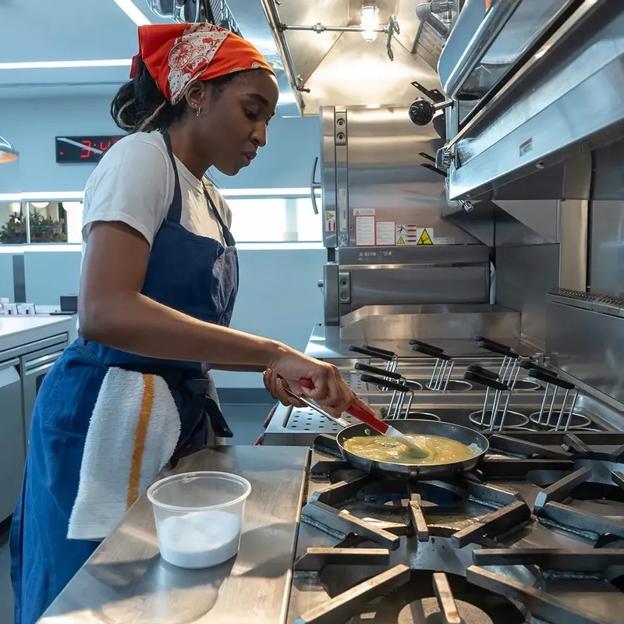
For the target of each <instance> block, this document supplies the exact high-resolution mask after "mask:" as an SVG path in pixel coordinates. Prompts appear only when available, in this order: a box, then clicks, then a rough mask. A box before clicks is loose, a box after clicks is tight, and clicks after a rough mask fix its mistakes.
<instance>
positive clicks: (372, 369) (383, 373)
mask: <svg viewBox="0 0 624 624" xmlns="http://www.w3.org/2000/svg"><path fill="white" fill-rule="evenodd" d="M355 370H361V371H364V372H366V373H372V374H373V375H379V376H380V377H388V378H389V379H396V380H397V381H400V380H401V379H403V377H402V376H401V375H399V373H395V372H393V371H387V370H386V369H385V368H379V367H377V366H371V365H370V364H364V363H363V362H356V363H355Z"/></svg>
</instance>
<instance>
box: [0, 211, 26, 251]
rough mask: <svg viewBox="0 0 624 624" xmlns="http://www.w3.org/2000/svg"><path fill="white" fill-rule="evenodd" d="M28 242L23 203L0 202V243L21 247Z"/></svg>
mask: <svg viewBox="0 0 624 624" xmlns="http://www.w3.org/2000/svg"><path fill="white" fill-rule="evenodd" d="M25 242H26V215H25V211H24V205H23V204H22V203H21V202H18V201H14V202H0V243H2V244H5V245H20V244H23V243H25Z"/></svg>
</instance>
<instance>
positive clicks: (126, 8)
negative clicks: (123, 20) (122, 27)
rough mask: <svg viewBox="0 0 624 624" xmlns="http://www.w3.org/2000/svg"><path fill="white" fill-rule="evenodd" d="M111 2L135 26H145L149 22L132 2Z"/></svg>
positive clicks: (120, 0) (117, 0) (115, 0)
mask: <svg viewBox="0 0 624 624" xmlns="http://www.w3.org/2000/svg"><path fill="white" fill-rule="evenodd" d="M113 2H114V3H115V4H116V5H117V6H118V7H119V8H120V9H121V10H122V11H123V12H124V13H125V14H126V15H127V16H128V17H129V18H130V19H131V20H132V21H133V22H134V23H135V24H136V25H137V26H145V25H146V24H151V22H150V21H149V20H148V19H147V17H145V15H143V13H141V11H139V9H137V7H136V6H135V4H134V2H132V0H113Z"/></svg>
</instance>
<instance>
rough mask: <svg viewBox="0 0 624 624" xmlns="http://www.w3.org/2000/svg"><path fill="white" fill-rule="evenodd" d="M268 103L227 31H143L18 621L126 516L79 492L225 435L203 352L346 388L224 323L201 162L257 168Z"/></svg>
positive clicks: (321, 395)
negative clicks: (96, 509)
mask: <svg viewBox="0 0 624 624" xmlns="http://www.w3.org/2000/svg"><path fill="white" fill-rule="evenodd" d="M277 98H278V87H277V81H276V79H275V76H274V74H273V71H272V69H271V67H270V65H268V63H267V62H266V61H265V60H264V58H263V57H262V56H261V55H260V53H259V52H258V51H257V50H256V49H255V48H254V47H253V46H252V45H251V44H250V43H248V42H247V41H245V40H243V39H241V38H240V37H237V36H236V35H234V34H232V33H230V32H229V31H227V30H224V29H222V28H219V27H216V26H213V25H211V24H192V25H190V24H167V25H156V26H143V27H140V28H139V54H138V55H137V56H136V57H135V59H134V62H133V68H132V71H131V80H130V82H128V83H127V84H125V85H124V86H123V87H122V88H121V89H120V90H119V92H118V94H117V95H116V97H115V99H114V101H113V103H112V107H111V113H112V115H113V118H114V120H115V122H116V123H117V124H118V125H119V126H120V127H121V128H123V129H124V130H127V131H128V132H129V134H128V136H127V137H124V138H123V139H122V140H121V141H119V142H118V143H117V144H116V145H115V146H114V147H113V148H112V149H111V150H109V152H108V153H107V154H106V155H105V156H104V158H103V159H102V160H101V162H100V163H99V165H98V166H97V168H96V169H95V170H94V172H93V173H92V175H91V177H90V178H89V180H88V182H87V186H86V189H85V196H84V223H83V236H84V241H85V243H86V247H85V255H84V261H83V269H82V277H81V286H80V298H79V319H80V336H79V338H78V339H77V340H76V341H75V342H74V343H73V344H72V345H70V346H69V347H68V348H67V349H66V350H65V352H64V354H63V356H62V357H61V358H60V359H59V360H58V361H57V362H56V364H55V366H54V367H53V369H52V370H51V371H50V372H49V373H48V375H47V376H46V378H45V381H44V383H43V385H42V387H41V389H40V392H39V395H38V399H37V404H36V406H35V410H34V413H33V418H32V425H31V431H30V439H29V451H28V459H27V467H26V473H25V479H24V485H23V489H22V495H21V497H20V501H19V504H18V507H17V509H16V511H15V514H14V516H13V525H12V529H11V556H12V570H11V572H12V580H13V587H14V592H15V622H16V624H26V623H28V624H30V623H31V622H34V621H35V620H37V619H38V617H39V616H40V615H41V614H42V613H43V611H44V610H45V609H46V608H47V607H48V606H49V604H50V603H51V602H52V601H53V600H54V598H55V597H56V596H57V594H58V593H59V592H60V591H61V589H62V588H63V587H64V586H65V584H66V583H67V582H68V581H69V580H70V578H71V577H72V576H73V575H74V573H75V572H76V571H77V570H78V568H80V567H81V566H82V564H83V563H84V562H85V560H86V559H87V558H88V557H89V556H90V554H91V553H92V552H93V551H94V549H95V548H96V547H97V545H98V543H99V541H98V540H99V539H101V538H102V537H105V535H106V533H105V530H104V529H102V528H101V527H102V526H111V525H110V523H111V522H112V523H113V524H112V526H114V522H116V521H119V520H120V519H121V518H118V517H112V518H105V519H104V520H105V521H104V520H102V519H99V520H97V519H94V518H91V517H89V511H90V507H89V504H86V507H84V505H85V501H87V502H88V501H89V500H91V499H90V498H89V496H92V497H94V498H95V499H100V498H102V496H103V492H104V491H105V490H104V488H105V484H106V483H108V485H109V486H110V483H113V482H114V480H113V477H114V473H115V471H116V470H117V468H118V466H125V465H126V463H127V464H128V465H129V466H130V474H131V478H130V480H129V485H128V480H126V485H125V486H124V487H120V488H117V489H116V490H114V491H111V488H110V487H109V489H108V490H106V492H105V493H106V496H108V497H109V499H110V500H112V501H113V502H114V500H115V498H116V497H119V498H123V501H124V505H125V507H127V506H129V505H130V504H132V502H133V501H134V500H135V499H136V497H137V496H138V495H140V494H141V493H142V492H143V491H144V489H145V485H146V483H144V481H145V479H146V478H147V477H146V476H145V475H144V474H143V473H142V472H141V470H143V469H142V468H141V467H139V468H138V469H137V470H138V471H137V470H135V469H136V466H135V464H136V461H137V456H138V457H139V464H140V460H141V457H142V453H143V454H145V456H146V457H147V455H148V454H149V453H150V452H151V453H152V454H153V455H154V456H156V455H157V454H158V453H157V451H158V452H159V453H160V456H159V457H160V459H159V461H155V462H153V463H154V471H156V470H158V469H160V468H162V467H163V466H162V464H163V460H165V462H166V461H169V460H171V459H173V460H174V461H175V460H176V458H178V457H179V456H180V455H181V454H183V453H188V452H191V451H192V450H195V449H197V448H199V447H201V446H205V445H206V444H207V443H208V442H209V440H212V439H214V430H215V429H216V433H217V434H221V435H223V434H225V433H226V432H227V426H226V425H225V424H224V423H223V421H222V418H221V414H220V412H219V410H218V405H217V403H216V400H215V397H214V393H213V389H212V386H211V382H210V379H209V378H206V377H205V376H203V375H202V363H207V364H204V367H206V366H207V367H208V368H222V369H227V370H241V371H264V380H265V385H266V387H267V389H268V390H269V392H271V394H272V395H273V396H274V397H276V398H278V399H280V400H281V401H282V402H284V403H294V404H296V400H295V399H292V398H290V395H289V394H287V393H286V390H285V387H286V386H290V388H291V389H293V390H294V391H296V392H305V393H306V394H308V395H309V396H310V397H312V398H314V399H315V400H316V401H318V402H319V403H320V404H321V405H322V406H324V407H325V408H326V409H327V410H328V411H330V412H332V413H334V414H339V413H340V412H342V411H344V410H345V409H346V408H347V406H348V405H349V404H350V403H352V402H353V401H354V399H355V397H354V395H353V393H352V391H351V390H350V389H349V388H348V386H346V384H345V383H344V382H343V381H342V379H341V377H340V375H339V373H338V371H337V369H336V368H335V367H333V366H331V365H329V364H326V363H323V362H320V361H317V360H314V359H311V358H309V357H307V356H305V355H303V354H302V353H299V352H297V351H295V350H293V349H291V348H289V347H287V346H286V345H284V344H281V343H279V342H276V341H274V340H270V339H266V338H262V337H259V336H254V335H250V334H246V333H243V332H240V331H236V330H234V329H229V328H228V324H229V321H230V318H231V315H232V309H233V306H234V300H235V297H236V291H237V287H238V262H237V256H236V249H235V247H234V239H233V237H232V234H231V233H230V230H229V226H230V220H231V219H230V212H229V210H228V207H227V205H226V204H225V202H224V201H223V200H222V199H221V197H220V196H219V194H218V193H217V192H216V191H215V189H214V187H213V186H212V185H211V184H210V183H209V182H208V181H207V180H206V179H205V178H204V174H205V172H206V170H207V169H208V168H209V167H211V166H215V167H216V168H217V169H219V171H221V172H223V173H224V174H227V175H234V174H236V173H237V172H238V171H239V170H240V169H241V168H242V167H246V166H248V165H249V164H250V163H251V161H252V160H253V159H254V157H255V155H256V153H257V151H258V149H259V148H261V147H263V146H264V145H265V144H266V141H267V125H268V123H269V120H270V119H271V117H272V116H273V114H274V111H275V106H276V103H277ZM301 378H309V379H311V380H312V382H313V385H314V387H313V389H311V390H310V389H304V388H302V387H301V386H300V385H299V380H300V379H301ZM137 379H138V380H139V382H138V383H139V386H136V383H137ZM133 384H135V386H133ZM137 388H138V390H137ZM136 397H138V399H137V400H136V401H135V398H136ZM159 397H162V398H159ZM132 406H134V407H132ZM169 407H171V409H169ZM159 410H160V411H159ZM176 410H177V412H176ZM172 412H176V416H175V419H176V427H177V428H176V429H175V435H174V436H173V437H171V436H169V437H167V435H165V434H164V433H163V435H162V436H161V437H157V438H154V436H153V435H152V437H150V431H151V429H150V428H155V427H156V424H155V423H156V417H157V416H158V417H159V418H161V420H160V421H158V422H161V421H162V422H163V423H165V422H166V420H167V418H170V416H171V413H172ZM150 418H152V419H153V420H154V424H153V423H152V422H151V421H150ZM211 422H212V426H211V424H210V423H211ZM129 423H130V424H129ZM162 426H163V427H165V425H162ZM126 428H127V429H128V431H130V434H129V435H126V434H125V433H124V431H125V430H126ZM163 431H165V429H163ZM134 432H136V439H135V440H134V444H130V443H128V444H126V441H127V439H129V438H133V439H134V437H135V436H134ZM111 440H113V441H114V443H113V442H111ZM137 440H139V442H140V443H139V442H137ZM167 440H169V442H167ZM115 444H116V446H115ZM167 444H169V445H170V446H169V447H168V446H167ZM111 449H112V450H111ZM150 449H151V451H150ZM155 449H156V450H155ZM104 452H106V453H105V457H104V458H103V459H102V458H100V460H99V461H101V462H102V461H105V462H106V463H101V464H99V466H100V470H99V471H95V472H96V474H95V475H94V474H93V473H94V471H93V466H98V464H97V463H93V462H96V459H94V458H97V455H98V453H100V455H102V454H103V453H104ZM90 462H91V463H90ZM145 462H147V459H145ZM90 471H91V472H90ZM133 471H134V472H133ZM108 473H111V474H110V480H108V479H109V474H108ZM125 474H127V473H125ZM132 475H133V476H132ZM149 476H150V477H151V478H153V477H154V476H155V474H151V475H149ZM93 477H95V478H93ZM107 480H108V481H107ZM90 490H92V491H91V492H90ZM118 490H121V491H118ZM79 503H80V504H79ZM80 505H82V506H83V507H84V508H80ZM109 507H110V506H109ZM113 507H114V505H113ZM85 509H86V512H87V515H86V517H85ZM122 511H123V510H122ZM122 511H120V513H122ZM81 513H82V516H81ZM92 515H93V516H95V515H96V514H92ZM113 516H114V514H113ZM96 520H97V522H99V521H100V520H102V522H103V524H100V525H99V526H100V528H99V529H98V528H93V526H92V524H93V523H96V524H97V522H96ZM106 522H108V523H109V524H108V525H107V524H106ZM98 531H99V533H98ZM84 535H89V536H90V538H89V539H80V538H77V537H76V536H84ZM96 537H97V539H96Z"/></svg>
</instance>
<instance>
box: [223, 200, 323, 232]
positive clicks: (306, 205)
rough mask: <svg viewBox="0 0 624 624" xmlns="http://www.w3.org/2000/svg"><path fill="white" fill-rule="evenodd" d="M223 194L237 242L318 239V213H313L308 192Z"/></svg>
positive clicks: (319, 222)
mask: <svg viewBox="0 0 624 624" xmlns="http://www.w3.org/2000/svg"><path fill="white" fill-rule="evenodd" d="M223 194H224V196H225V198H226V200H227V202H228V204H229V206H230V209H231V210H232V234H233V235H234V238H235V239H236V241H237V242H239V243H245V242H246V243H259V242H275V243H286V242H315V241H320V240H321V215H320V214H318V215H315V214H314V211H313V209H312V200H311V199H310V197H309V195H303V194H293V195H292V196H286V197H280V196H275V195H274V196H267V195H263V196H246V197H240V196H236V195H234V193H232V194H230V193H229V192H228V191H227V190H226V191H223ZM317 203H320V202H318V200H317Z"/></svg>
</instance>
